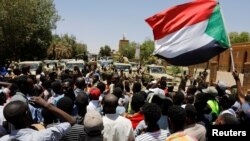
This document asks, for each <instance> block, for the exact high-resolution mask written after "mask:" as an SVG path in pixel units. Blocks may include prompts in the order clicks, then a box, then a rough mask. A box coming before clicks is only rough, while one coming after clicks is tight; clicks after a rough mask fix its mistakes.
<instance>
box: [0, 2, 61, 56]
mask: <svg viewBox="0 0 250 141" xmlns="http://www.w3.org/2000/svg"><path fill="white" fill-rule="evenodd" d="M59 19H60V17H59V16H58V15H57V12H56V9H55V6H54V4H53V0H1V5H0V37H1V39H0V48H1V49H0V51H1V52H3V54H4V55H3V56H2V55H1V56H2V57H3V58H9V59H11V60H18V59H21V60H28V59H29V60H30V59H32V60H33V59H41V58H44V57H45V56H46V50H47V48H48V46H49V43H50V42H51V40H52V36H51V35H52V34H51V29H54V28H55V23H56V22H57V21H58V20H59Z"/></svg>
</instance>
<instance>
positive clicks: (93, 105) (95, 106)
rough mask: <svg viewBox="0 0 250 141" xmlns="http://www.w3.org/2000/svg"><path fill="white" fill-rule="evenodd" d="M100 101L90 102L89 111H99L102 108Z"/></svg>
mask: <svg viewBox="0 0 250 141" xmlns="http://www.w3.org/2000/svg"><path fill="white" fill-rule="evenodd" d="M99 103H100V102H99V100H91V101H90V102H89V105H88V106H87V111H89V110H96V111H99V110H98V108H100V104H99Z"/></svg>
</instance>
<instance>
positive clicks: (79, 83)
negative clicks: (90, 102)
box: [75, 77, 86, 88]
mask: <svg viewBox="0 0 250 141" xmlns="http://www.w3.org/2000/svg"><path fill="white" fill-rule="evenodd" d="M75 85H76V87H77V88H85V87H86V83H85V80H84V79H83V78H82V77H78V78H76V83H75Z"/></svg>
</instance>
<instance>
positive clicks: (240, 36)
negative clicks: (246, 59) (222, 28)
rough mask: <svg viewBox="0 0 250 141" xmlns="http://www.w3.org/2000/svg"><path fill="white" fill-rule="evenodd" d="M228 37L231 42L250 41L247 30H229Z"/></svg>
mask: <svg viewBox="0 0 250 141" xmlns="http://www.w3.org/2000/svg"><path fill="white" fill-rule="evenodd" d="M229 38H230V41H231V43H232V44H234V43H244V42H250V34H249V33H248V32H241V33H238V32H230V33H229Z"/></svg>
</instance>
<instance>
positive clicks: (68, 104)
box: [56, 96, 74, 115]
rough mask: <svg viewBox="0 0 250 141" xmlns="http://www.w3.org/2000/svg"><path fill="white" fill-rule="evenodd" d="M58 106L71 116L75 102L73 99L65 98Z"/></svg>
mask: <svg viewBox="0 0 250 141" xmlns="http://www.w3.org/2000/svg"><path fill="white" fill-rule="evenodd" d="M56 106H57V107H58V108H59V109H61V110H63V111H64V112H66V113H68V114H70V115H71V114H72V111H73V107H74V102H73V101H72V99H71V98H69V97H67V96H64V97H63V98H61V99H60V100H59V101H58V102H57V104H56Z"/></svg>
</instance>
